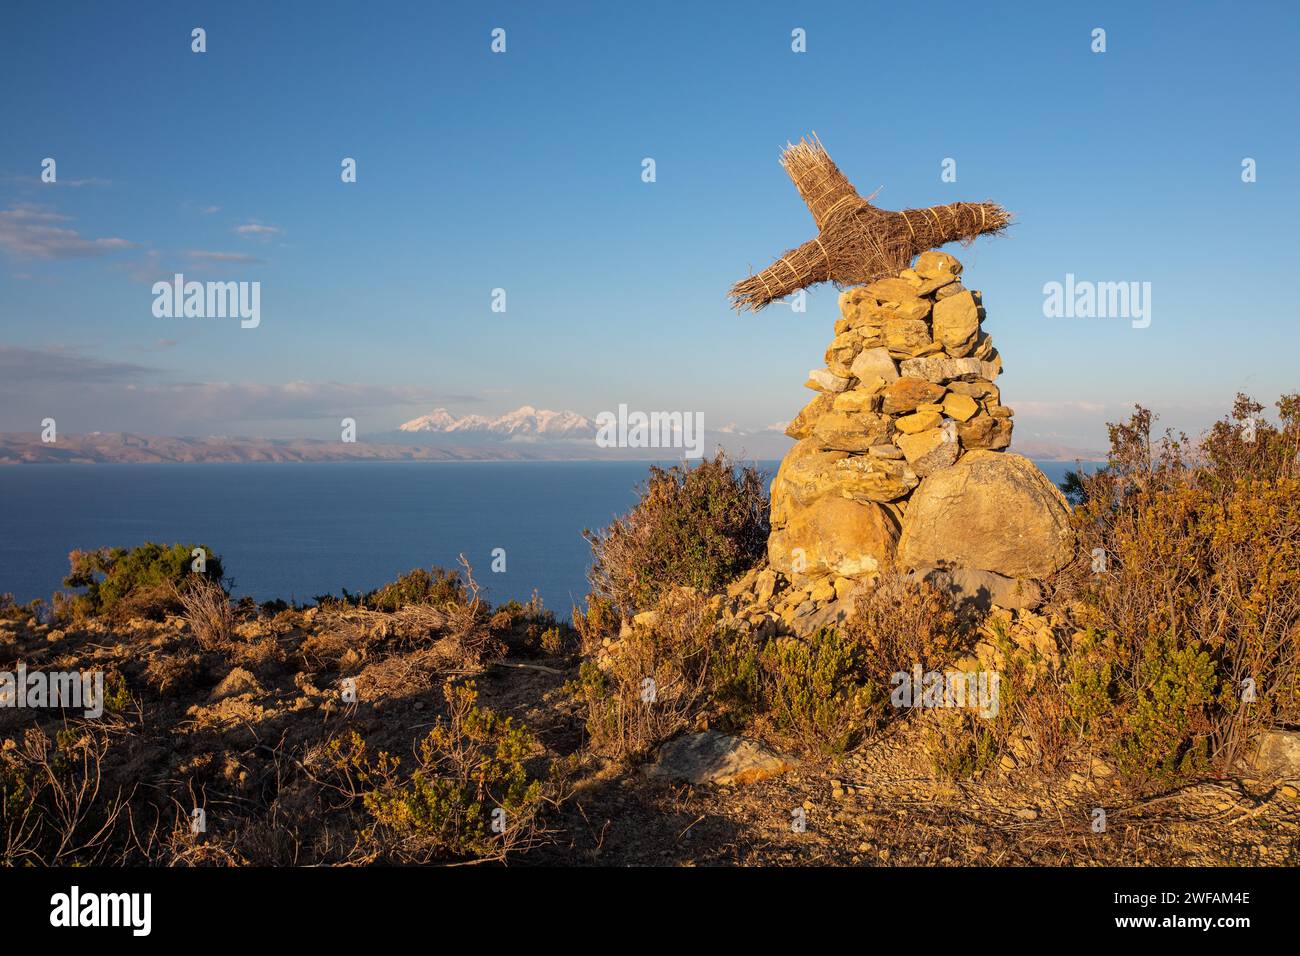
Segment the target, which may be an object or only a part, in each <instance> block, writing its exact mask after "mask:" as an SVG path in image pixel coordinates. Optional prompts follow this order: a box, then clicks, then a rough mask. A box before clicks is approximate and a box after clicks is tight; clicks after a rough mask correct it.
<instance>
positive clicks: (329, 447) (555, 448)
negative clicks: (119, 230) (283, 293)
mask: <svg viewBox="0 0 1300 956" xmlns="http://www.w3.org/2000/svg"><path fill="white" fill-rule="evenodd" d="M525 408H527V406H525ZM436 414H437V413H436V412H435V413H432V414H431V415H425V416H421V417H420V418H417V419H414V420H413V421H411V422H407V423H406V424H405V425H403V426H401V428H402V429H403V430H399V431H393V432H385V433H381V434H379V435H377V436H376V437H377V439H378V440H376V441H357V442H348V443H344V442H340V441H319V440H316V439H310V438H232V437H226V436H208V437H206V438H172V437H165V436H159V435H135V434H131V433H129V432H93V433H91V434H86V435H60V436H59V440H58V441H57V442H54V443H51V444H45V443H44V442H42V441H41V439H40V436H39V435H38V434H36V433H34V432H7V433H6V432H0V465H13V464H24V463H48V462H80V463H104V464H107V463H128V464H129V463H147V462H175V463H197V462H243V461H272V462H275V461H280V462H283V461H578V460H584V461H585V460H592V459H600V460H610V461H642V460H658V461H663V460H667V459H674V458H677V457H680V454H681V453H680V451H674V450H673V449H669V448H663V449H645V448H601V447H599V446H598V445H597V444H596V443H595V441H594V440H593V439H592V436H591V435H590V434H582V428H583V426H581V425H578V424H577V423H575V422H573V421H571V420H569V421H560V420H554V419H553V420H551V421H550V422H549V423H548V422H547V420H546V419H545V418H544V417H543V418H541V419H540V431H538V430H535V429H537V428H538V427H539V422H538V421H530V420H527V417H526V416H525V420H524V421H523V422H521V421H520V418H519V417H518V416H516V417H515V418H513V419H512V416H515V413H513V412H512V413H510V414H509V415H503V416H501V418H499V419H492V420H485V421H487V423H488V425H489V426H492V427H501V428H509V427H511V426H513V427H514V429H515V431H513V432H503V431H494V430H489V428H487V427H482V428H480V427H477V426H475V425H474V424H473V423H470V424H469V425H466V426H463V427H457V428H447V427H442V426H441V425H440V424H439V422H438V420H437V419H436V418H434V416H435V415H436ZM546 414H549V415H570V414H572V413H565V412H553V413H543V415H546ZM449 417H450V418H451V419H452V420H453V421H454V422H461V423H463V422H464V421H465V419H456V418H455V417H454V416H449ZM467 417H470V418H472V417H473V416H467ZM575 417H576V418H579V419H581V420H582V421H583V422H586V423H587V424H588V425H590V421H589V420H588V419H585V418H582V416H575ZM430 419H432V422H428V420H430ZM503 420H506V421H505V423H504V424H501V425H497V424H495V423H502V422H503ZM416 423H427V424H426V425H424V426H421V427H414V426H415V425H416ZM407 426H413V427H410V428H408V427H407ZM591 427H592V433H593V434H594V429H595V427H594V425H593V426H591ZM777 429H778V426H771V427H770V428H768V429H764V430H762V431H758V432H746V431H743V430H740V429H738V428H736V427H735V426H734V425H728V426H723V427H722V428H719V429H717V430H716V431H707V432H706V433H705V442H704V448H705V450H706V452H708V453H711V452H712V451H713V449H714V448H715V447H717V446H719V445H720V446H722V447H723V448H725V449H726V450H727V451H728V452H729V453H730V454H732V455H735V456H737V457H741V458H744V459H747V460H749V459H772V460H775V459H779V458H780V457H781V456H782V455H784V454H785V453H786V451H788V450H789V448H790V445H791V444H792V442H791V440H790V439H789V438H787V437H785V436H784V435H782V434H781V433H780V432H779V430H777ZM1010 450H1011V451H1014V452H1016V453H1018V454H1021V455H1024V456H1025V457H1027V458H1034V459H1038V460H1040V461H1074V460H1076V459H1080V460H1083V461H1097V460H1101V459H1104V458H1105V457H1106V456H1105V455H1104V454H1102V453H1100V452H1096V451H1091V450H1083V449H1075V448H1069V447H1066V446H1064V445H1058V444H1053V443H1049V442H1039V441H1034V440H1033V439H1026V440H1025V441H1023V442H1022V441H1015V442H1013V444H1012V446H1011V449H1010Z"/></svg>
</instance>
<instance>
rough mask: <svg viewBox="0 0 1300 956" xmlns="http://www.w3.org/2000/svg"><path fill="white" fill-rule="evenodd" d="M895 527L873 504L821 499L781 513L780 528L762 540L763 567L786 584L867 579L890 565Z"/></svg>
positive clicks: (889, 515) (835, 497)
mask: <svg viewBox="0 0 1300 956" xmlns="http://www.w3.org/2000/svg"><path fill="white" fill-rule="evenodd" d="M897 541H898V525H897V524H896V523H895V521H894V515H893V513H892V512H891V511H890V510H889V509H888V508H886V507H884V506H882V505H878V504H876V503H875V502H873V501H851V500H849V499H848V498H843V497H840V496H839V495H826V496H825V497H822V498H818V499H817V500H816V501H814V502H813V503H812V504H810V505H805V506H803V507H792V508H789V509H787V511H786V514H785V524H784V525H783V526H782V527H780V528H774V529H773V531H772V534H771V535H770V536H769V537H768V539H767V559H768V563H769V564H770V565H771V566H772V568H774V569H775V570H777V571H780V572H781V573H782V574H785V575H787V576H789V577H792V578H804V577H812V576H815V575H819V574H827V573H830V574H837V575H841V576H843V577H854V576H856V575H862V574H870V573H872V572H874V571H877V570H879V569H880V568H883V567H885V566H887V565H889V564H890V563H891V562H892V561H893V557H894V546H895V544H896V543H897Z"/></svg>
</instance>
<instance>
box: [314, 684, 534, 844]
mask: <svg viewBox="0 0 1300 956" xmlns="http://www.w3.org/2000/svg"><path fill="white" fill-rule="evenodd" d="M443 693H444V695H445V697H446V701H447V715H446V717H445V719H443V720H441V721H439V723H438V725H437V726H436V727H434V729H433V730H431V731H429V733H428V734H427V735H426V736H425V737H424V738H423V739H422V740H421V741H420V742H419V744H418V746H417V748H416V753H415V767H414V769H413V770H412V772H411V773H410V775H409V776H407V777H406V778H405V779H403V778H402V777H401V772H400V768H401V763H400V761H399V760H397V759H396V758H394V757H392V756H390V755H389V754H387V753H382V752H381V753H379V754H378V755H377V756H376V757H374V758H371V757H369V756H368V754H367V753H366V747H365V744H364V743H363V742H362V741H361V738H360V737H359V736H357V735H356V733H355V732H354V733H353V734H352V736H351V738H350V739H347V740H335V741H332V742H331V744H330V745H329V747H328V748H327V761H328V762H329V763H330V764H331V765H332V766H331V770H332V772H333V773H334V774H335V775H336V777H337V778H340V779H344V780H346V785H345V786H338V785H336V789H339V790H341V791H344V792H346V793H349V794H351V793H357V794H360V796H361V801H362V805H363V806H364V807H365V809H366V810H367V811H368V812H369V814H370V816H371V818H372V819H373V821H374V824H375V826H376V828H377V829H376V831H375V834H376V836H377V837H378V838H379V840H380V843H381V845H382V851H381V852H382V854H383V855H385V856H391V857H393V858H394V859H397V860H401V861H411V862H426V861H428V860H431V859H435V858H448V857H450V858H457V857H478V858H501V857H504V856H505V855H506V854H507V853H508V852H510V851H513V850H521V849H526V848H527V847H528V846H529V845H530V844H531V842H532V840H533V837H534V834H535V829H536V816H537V813H538V812H539V810H540V809H541V805H542V801H543V799H544V797H545V787H544V784H543V781H542V780H541V779H539V778H536V777H534V776H533V775H531V774H530V773H529V771H528V768H527V766H526V762H527V761H528V760H529V759H530V758H531V757H532V756H533V755H534V754H535V753H536V752H537V751H539V750H540V746H539V744H538V742H537V740H536V738H535V737H533V735H532V733H531V732H529V730H528V729H527V728H526V727H524V726H521V725H518V724H516V723H515V722H514V719H513V718H510V717H502V716H501V715H500V714H498V713H496V712H495V711H493V710H491V709H489V708H486V707H480V706H479V705H478V702H477V701H478V692H477V690H476V689H475V687H474V685H473V683H468V684H463V685H454V684H452V683H450V682H449V683H447V684H446V685H444V688H443Z"/></svg>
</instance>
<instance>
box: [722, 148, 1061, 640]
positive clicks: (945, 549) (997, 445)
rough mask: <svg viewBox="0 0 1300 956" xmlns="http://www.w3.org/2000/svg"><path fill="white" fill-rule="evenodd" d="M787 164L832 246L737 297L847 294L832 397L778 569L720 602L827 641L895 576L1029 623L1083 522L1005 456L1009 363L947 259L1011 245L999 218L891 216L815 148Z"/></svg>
mask: <svg viewBox="0 0 1300 956" xmlns="http://www.w3.org/2000/svg"><path fill="white" fill-rule="evenodd" d="M781 165H782V167H783V168H784V169H785V171H786V173H787V174H788V175H789V177H790V179H791V181H792V182H793V183H794V185H795V187H796V188H797V189H798V191H799V195H800V196H801V197H802V198H803V200H804V202H805V204H806V205H807V206H808V210H809V212H811V213H812V217H813V221H814V223H815V224H816V226H817V237H816V238H815V239H812V240H809V241H808V242H805V243H803V244H802V245H800V246H798V247H796V248H794V249H791V250H789V251H788V252H786V253H785V254H784V255H783V256H781V257H780V258H779V259H778V260H777V261H776V262H774V263H772V265H770V266H769V267H768V268H766V269H764V270H763V271H762V272H759V273H757V274H755V275H751V276H749V277H748V278H746V279H742V280H741V281H740V282H737V283H736V284H735V285H733V286H732V287H731V299H732V302H733V304H734V305H735V306H736V307H737V308H738V309H752V310H755V311H757V310H759V309H762V308H764V307H765V306H767V305H768V304H770V303H772V302H775V301H778V300H780V299H782V298H784V297H785V296H788V295H790V294H791V293H793V292H794V291H796V290H798V289H803V288H806V287H808V286H810V285H815V284H817V283H819V282H827V281H833V282H835V283H837V284H838V285H840V286H841V287H844V286H851V288H848V289H847V291H845V292H844V293H843V294H842V295H841V296H840V318H839V321H837V322H836V323H835V338H834V339H833V340H832V341H831V344H830V347H829V348H828V349H827V350H826V367H825V368H819V369H814V370H813V371H812V372H810V373H809V374H808V381H807V382H806V383H805V384H807V386H808V387H809V388H811V389H812V390H813V391H815V392H816V393H817V395H816V397H814V398H813V400H812V401H811V402H809V403H808V405H807V407H806V408H804V409H803V411H801V412H800V413H799V414H798V416H796V417H795V419H794V421H792V422H791V423H790V426H789V427H788V428H787V429H786V434H788V435H789V436H790V437H791V438H794V439H795V440H796V441H797V444H796V445H795V446H794V448H792V449H791V450H790V452H789V453H788V454H787V455H786V456H785V459H784V460H783V461H782V462H781V467H780V469H779V470H778V472H777V475H776V478H775V480H774V481H773V482H772V512H771V524H772V533H771V535H770V537H769V538H768V546H767V557H768V561H767V566H766V567H761V568H755V569H754V570H753V571H751V572H750V573H748V574H746V575H745V576H743V577H742V578H741V579H740V580H738V581H735V582H733V584H732V585H731V586H730V587H729V588H728V590H727V594H726V595H725V596H719V597H720V598H721V600H722V604H723V605H724V613H725V614H727V615H729V616H731V617H734V618H735V619H737V620H740V621H743V622H744V623H746V624H748V625H751V626H755V627H758V628H759V629H760V630H770V629H772V628H775V629H776V630H777V631H781V630H791V631H794V632H795V633H798V634H808V633H812V632H815V631H816V630H817V629H818V628H820V627H822V626H825V625H828V624H835V623H838V622H840V621H843V620H844V619H845V618H846V617H848V616H851V614H852V613H853V609H854V606H855V603H856V598H857V597H858V596H860V595H861V594H862V593H863V589H865V588H871V587H874V586H875V585H876V583H877V579H878V577H879V575H880V573H881V572H884V571H886V570H896V571H901V572H905V573H908V574H912V575H915V576H917V577H922V578H924V579H926V580H928V581H930V582H931V583H933V584H935V585H937V586H939V587H942V588H946V589H947V590H948V592H949V593H950V594H952V595H953V596H954V597H956V598H958V599H959V600H965V599H967V598H970V599H973V600H975V601H976V602H977V603H979V604H983V605H987V606H992V605H994V604H996V605H998V606H1000V607H1002V608H1014V609H1025V610H1027V609H1029V608H1032V607H1034V606H1036V605H1037V603H1038V600H1039V594H1040V592H1039V589H1038V582H1040V581H1042V580H1044V579H1046V578H1049V577H1050V576H1051V575H1053V574H1054V573H1055V572H1057V571H1058V570H1060V569H1061V568H1062V567H1064V566H1065V565H1066V564H1067V563H1068V562H1069V561H1070V560H1071V559H1072V557H1073V547H1074V535H1073V531H1072V530H1071V529H1070V521H1069V507H1068V505H1067V504H1066V502H1065V498H1064V497H1063V496H1062V495H1061V493H1060V491H1059V490H1058V489H1057V488H1056V486H1055V485H1053V484H1052V483H1051V482H1050V481H1049V480H1048V479H1047V477H1046V476H1045V475H1044V474H1043V473H1042V472H1041V471H1039V470H1038V468H1037V467H1035V466H1034V464H1033V462H1031V461H1029V460H1028V459H1026V458H1022V457H1021V456H1019V455H1015V454H1011V453H1009V452H1006V451H1005V450H1004V449H1006V447H1007V446H1008V445H1009V444H1010V443H1011V417H1012V414H1011V409H1009V408H1006V407H1005V406H1003V404H1002V397H1001V394H1000V392H999V391H998V387H997V386H996V385H995V384H993V382H994V379H996V378H997V376H998V375H999V374H1000V373H1001V371H1002V358H1001V357H1000V356H999V355H998V352H997V350H996V349H995V348H994V347H993V341H992V339H991V338H990V337H989V336H988V334H987V333H986V332H984V331H983V330H982V329H981V328H980V323H981V320H982V319H983V317H984V310H983V306H982V303H981V299H980V294H979V292H976V291H972V290H970V289H967V288H966V287H965V286H964V285H963V284H962V281H961V273H962V266H961V263H960V262H958V261H957V260H956V259H954V258H953V257H952V256H950V255H948V254H947V253H943V252H939V251H937V250H938V247H940V246H943V245H946V244H948V243H952V242H972V241H974V240H975V239H976V238H977V237H978V236H983V235H996V234H998V233H1000V232H1002V231H1003V230H1005V229H1006V227H1007V226H1008V225H1009V224H1010V222H1011V217H1010V215H1009V214H1008V213H1007V212H1006V210H1004V209H1003V208H1002V207H1001V206H998V205H997V204H995V203H989V202H985V203H950V204H948V205H945V206H930V207H927V208H923V209H904V210H901V211H899V212H890V211H888V210H884V209H879V208H877V207H876V206H874V205H872V203H871V198H872V197H868V198H865V199H864V198H863V197H862V196H861V195H859V194H858V192H857V190H856V189H854V187H853V184H852V183H851V182H849V180H848V178H847V177H846V176H845V175H844V174H843V173H842V172H841V171H840V170H839V168H838V167H837V166H836V165H835V163H834V162H833V161H832V160H831V158H830V156H829V155H828V154H827V152H826V149H825V148H824V147H823V146H822V144H821V141H820V140H818V139H817V137H816V135H815V134H814V135H813V136H812V138H811V140H808V139H804V140H801V141H800V142H799V143H798V144H790V145H788V146H787V147H786V149H785V151H784V152H783V153H782V156H781Z"/></svg>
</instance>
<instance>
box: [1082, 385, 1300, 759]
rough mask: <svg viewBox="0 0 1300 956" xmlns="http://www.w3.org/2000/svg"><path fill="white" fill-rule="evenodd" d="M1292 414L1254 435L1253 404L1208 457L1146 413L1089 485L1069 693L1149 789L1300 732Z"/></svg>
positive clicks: (1299, 407)
mask: <svg viewBox="0 0 1300 956" xmlns="http://www.w3.org/2000/svg"><path fill="white" fill-rule="evenodd" d="M1278 408H1279V410H1280V411H1281V413H1282V414H1281V417H1282V422H1281V425H1280V426H1274V425H1271V424H1268V423H1267V422H1262V421H1255V422H1254V423H1253V424H1250V425H1249V429H1248V428H1247V420H1249V419H1251V418H1252V416H1254V415H1256V414H1257V413H1258V412H1259V411H1260V406H1259V405H1258V404H1256V403H1254V402H1252V401H1251V400H1250V399H1248V398H1246V397H1245V396H1239V397H1238V400H1237V404H1236V406H1235V407H1234V410H1233V419H1234V420H1233V421H1228V420H1225V421H1223V422H1220V423H1218V424H1217V425H1216V426H1215V427H1214V428H1213V429H1211V431H1210V432H1209V434H1208V435H1207V436H1206V438H1205V440H1204V441H1203V442H1202V443H1201V444H1200V446H1199V447H1192V446H1191V445H1190V444H1189V443H1188V442H1187V440H1186V438H1185V437H1178V438H1175V436H1173V435H1171V434H1168V433H1166V435H1165V436H1163V437H1161V438H1154V439H1153V437H1152V433H1151V432H1152V426H1153V423H1154V421H1155V416H1153V415H1152V414H1151V413H1150V412H1149V411H1147V410H1146V409H1143V408H1138V409H1137V411H1136V413H1135V414H1134V415H1133V416H1132V418H1131V419H1130V420H1129V421H1128V422H1127V423H1122V424H1118V425H1111V426H1110V430H1111V452H1110V456H1109V461H1108V464H1107V467H1106V468H1104V469H1102V470H1101V471H1099V472H1097V473H1096V474H1093V475H1088V476H1079V477H1078V479H1077V482H1076V485H1077V490H1078V494H1077V498H1078V500H1079V502H1080V503H1079V507H1078V508H1077V509H1076V510H1075V513H1074V521H1075V524H1076V528H1077V530H1078V532H1079V534H1080V538H1081V543H1082V546H1083V547H1082V550H1083V553H1084V560H1083V561H1082V562H1081V563H1080V566H1079V567H1078V568H1076V574H1077V577H1076V580H1075V582H1074V587H1075V589H1076V596H1077V598H1078V600H1077V601H1076V605H1075V615H1074V616H1075V618H1076V621H1077V622H1078V623H1079V625H1080V627H1081V631H1082V635H1081V637H1078V638H1077V639H1076V641H1075V647H1074V648H1073V652H1072V654H1071V659H1070V660H1069V662H1068V666H1067V671H1068V677H1069V681H1068V686H1067V691H1068V695H1069V699H1070V702H1071V708H1072V710H1073V716H1074V719H1075V720H1076V721H1077V722H1078V724H1079V725H1080V727H1081V728H1084V729H1086V730H1087V731H1088V732H1089V733H1091V734H1098V735H1100V736H1101V738H1102V739H1101V741H1100V742H1102V743H1103V744H1104V745H1105V746H1106V747H1108V749H1110V751H1111V752H1112V754H1113V755H1114V756H1115V758H1116V759H1117V761H1118V763H1119V765H1120V768H1121V769H1122V770H1123V771H1124V772H1125V773H1126V774H1127V775H1128V776H1129V777H1130V778H1132V779H1134V780H1135V781H1138V782H1143V781H1150V782H1152V783H1167V782H1169V781H1171V780H1173V779H1175V778H1178V777H1182V776H1186V775H1189V774H1195V773H1199V772H1202V771H1204V770H1207V769H1210V768H1214V769H1219V770H1222V769H1224V768H1226V767H1227V766H1229V765H1230V764H1231V763H1232V762H1233V760H1235V759H1236V757H1237V756H1238V755H1239V754H1240V752H1241V751H1240V748H1241V746H1242V744H1243V743H1244V742H1245V741H1246V740H1248V739H1249V737H1250V735H1251V733H1252V732H1253V731H1254V730H1255V729H1257V728H1259V727H1261V726H1265V725H1268V724H1284V725H1285V724H1294V723H1296V722H1300V547H1297V542H1300V467H1298V466H1297V461H1296V449H1297V447H1300V400H1297V399H1296V397H1295V396H1286V397H1284V398H1283V399H1282V400H1281V401H1280V402H1279V403H1278ZM1094 555H1096V556H1098V557H1099V558H1100V564H1099V566H1098V568H1097V569H1095V570H1094V568H1093V566H1092V565H1093V561H1094ZM1247 687H1249V688H1250V689H1251V690H1253V692H1254V694H1253V699H1252V695H1251V694H1248V693H1245V690H1246V688H1247Z"/></svg>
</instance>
